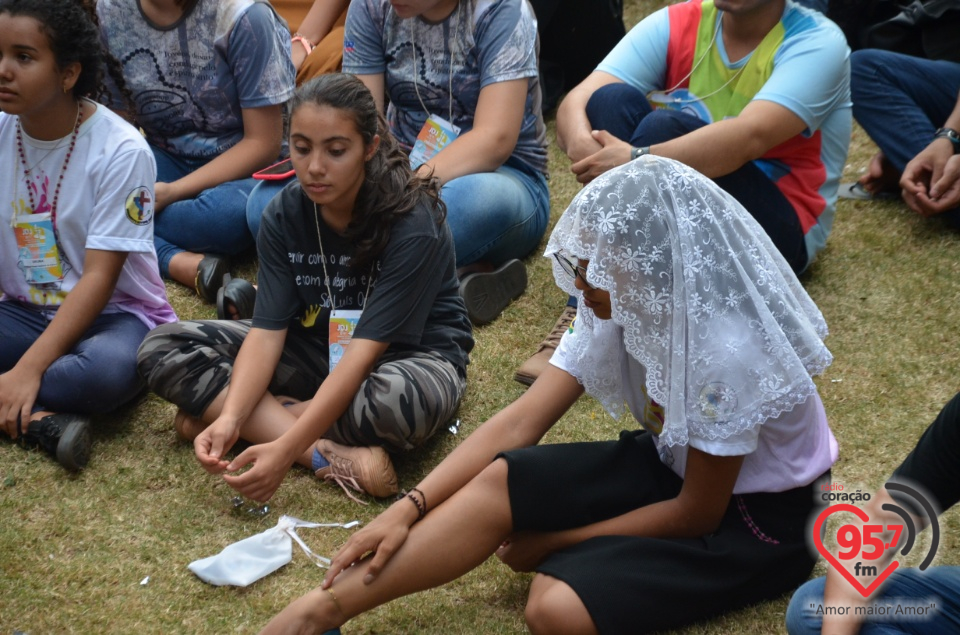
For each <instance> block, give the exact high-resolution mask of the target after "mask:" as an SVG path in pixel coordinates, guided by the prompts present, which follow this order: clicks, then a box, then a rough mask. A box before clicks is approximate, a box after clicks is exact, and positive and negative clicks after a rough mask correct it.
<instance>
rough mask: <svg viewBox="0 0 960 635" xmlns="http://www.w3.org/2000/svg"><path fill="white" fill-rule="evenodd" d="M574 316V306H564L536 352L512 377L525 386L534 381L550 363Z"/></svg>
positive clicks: (575, 314) (575, 312)
mask: <svg viewBox="0 0 960 635" xmlns="http://www.w3.org/2000/svg"><path fill="white" fill-rule="evenodd" d="M576 317H577V309H576V307H572V306H566V307H564V308H563V313H561V314H560V319H558V320H557V323H556V324H554V325H553V330H551V331H550V333H549V334H547V337H546V338H544V340H543V341H542V342H540V348H539V349H537V352H536V353H534V354H533V355H532V356H531V357H530V359H528V360H527V361H525V362H524V363H523V364H521V365H520V368H519V369H518V370H517V372H516V374H515V375H514V376H513V378H514V379H515V380H517V381H518V382H520V383H521V384H526V385H527V386H529V385H530V384H532V383H533V382H534V381H536V379H537V377H539V376H540V373H542V372H543V369H544V368H546V367H547V364H549V363H550V358H551V357H552V356H553V351H555V350H557V346H558V345H559V344H560V338H561V337H563V334H564V333H566V331H567V329H568V328H570V325H571V324H573V320H574V319H576Z"/></svg>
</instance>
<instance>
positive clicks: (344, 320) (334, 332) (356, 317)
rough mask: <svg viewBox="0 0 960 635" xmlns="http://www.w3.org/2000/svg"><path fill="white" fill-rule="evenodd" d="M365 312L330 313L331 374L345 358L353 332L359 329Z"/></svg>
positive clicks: (334, 311)
mask: <svg viewBox="0 0 960 635" xmlns="http://www.w3.org/2000/svg"><path fill="white" fill-rule="evenodd" d="M361 313H363V311H357V310H351V311H344V310H337V309H335V310H333V311H331V312H330V372H331V373H332V372H333V369H334V368H335V367H336V366H337V364H338V363H339V362H340V360H341V359H342V358H343V353H344V351H346V349H347V344H349V343H350V339H351V338H352V337H353V332H354V331H355V330H356V329H357V323H358V322H359V321H360V314H361Z"/></svg>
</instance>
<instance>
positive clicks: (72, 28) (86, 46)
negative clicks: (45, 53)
mask: <svg viewBox="0 0 960 635" xmlns="http://www.w3.org/2000/svg"><path fill="white" fill-rule="evenodd" d="M3 13H7V14H9V15H11V16H25V17H29V18H33V19H34V20H36V21H37V22H39V23H40V28H41V29H42V30H43V33H44V35H46V36H47V41H49V43H50V50H51V51H53V56H54V59H55V60H56V62H57V66H58V67H59V68H61V69H62V68H66V67H67V66H68V65H70V64H73V63H74V62H77V63H79V64H80V76H79V77H78V78H77V82H76V84H74V85H73V91H72V92H73V95H74V96H75V97H77V98H78V99H79V98H80V97H89V98H91V99H94V100H96V101H103V99H104V98H105V97H106V94H107V91H106V89H105V87H104V85H103V68H104V66H106V68H107V72H109V73H110V77H111V78H112V79H113V81H114V82H115V83H116V85H117V88H118V89H119V90H120V92H121V93H122V94H123V96H124V98H125V99H126V100H127V102H128V104H127V105H128V106H131V105H132V102H133V100H132V98H131V95H130V91H129V90H128V89H127V84H126V82H125V81H124V80H123V73H122V72H121V68H120V64H119V62H117V60H116V59H115V58H114V57H113V56H112V55H110V53H108V52H107V51H106V50H105V49H104V47H103V43H102V41H101V39H100V30H99V24H100V23H99V20H98V19H97V11H96V8H95V6H94V4H93V1H92V0H0V14H3ZM131 114H133V110H132V108H131Z"/></svg>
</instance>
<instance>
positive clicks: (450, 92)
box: [410, 2, 461, 124]
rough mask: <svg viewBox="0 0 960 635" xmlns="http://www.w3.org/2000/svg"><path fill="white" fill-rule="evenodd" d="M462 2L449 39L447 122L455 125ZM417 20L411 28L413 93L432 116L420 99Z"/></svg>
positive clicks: (428, 114) (424, 110)
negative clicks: (456, 52) (456, 51)
mask: <svg viewBox="0 0 960 635" xmlns="http://www.w3.org/2000/svg"><path fill="white" fill-rule="evenodd" d="M460 4H461V3H460V2H458V3H457V8H456V9H455V11H456V12H457V19H456V21H455V22H454V23H453V37H451V38H449V42H450V62H449V64H448V66H447V97H448V98H449V107H448V114H447V122H448V123H451V124H452V123H453V57H454V56H453V53H454V50H453V47H454V45H455V44H456V43H457V35H458V34H459V32H460ZM416 20H417V18H414V22H413V25H412V26H411V27H410V43H411V44H412V45H413V92H415V93H416V94H417V101H419V102H420V107H421V108H423V112H425V113H427V116H428V117H429V116H430V111H429V110H427V106H426V104H424V103H423V98H422V97H420V83H419V82H418V81H417V22H416Z"/></svg>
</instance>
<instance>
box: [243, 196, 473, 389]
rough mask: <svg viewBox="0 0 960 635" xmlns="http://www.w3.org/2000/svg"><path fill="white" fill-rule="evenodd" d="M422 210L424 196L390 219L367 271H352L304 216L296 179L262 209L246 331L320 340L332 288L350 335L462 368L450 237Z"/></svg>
mask: <svg viewBox="0 0 960 635" xmlns="http://www.w3.org/2000/svg"><path fill="white" fill-rule="evenodd" d="M429 205H430V203H429V201H428V200H426V199H424V200H423V201H421V203H420V204H419V205H417V206H416V207H415V208H414V209H412V210H410V212H409V213H407V214H405V215H404V216H403V217H402V218H401V219H400V220H398V221H397V223H396V224H395V225H394V226H393V230H392V231H391V235H390V239H389V241H388V242H387V245H386V247H385V248H384V250H383V252H382V253H381V254H380V256H379V257H378V258H377V259H376V260H375V261H374V263H373V265H372V266H371V265H367V266H364V267H361V268H359V269H357V268H354V267H352V266H351V265H350V256H351V255H352V253H353V247H352V245H351V244H350V243H349V241H348V240H347V239H346V238H344V237H343V236H341V235H340V234H337V233H336V232H335V231H333V230H332V229H330V227H328V226H327V225H326V223H324V221H323V218H319V217H318V216H317V215H316V214H315V213H314V205H313V202H312V201H310V199H309V198H307V196H306V195H305V194H304V193H303V190H302V189H301V188H300V184H299V183H297V182H296V181H294V182H292V183H290V184H289V185H288V186H287V187H285V188H284V189H283V191H282V192H281V193H280V194H279V195H277V196H276V197H275V198H274V199H273V200H272V201H271V202H270V204H269V205H267V207H266V209H265V210H264V213H263V220H262V222H261V225H260V233H259V236H258V237H257V252H258V255H259V259H260V270H259V273H258V274H257V283H258V291H257V302H256V308H255V310H254V316H253V326H254V327H256V328H263V329H268V330H278V329H283V328H293V329H305V330H309V331H310V332H311V335H314V334H315V337H317V338H320V339H322V340H323V341H327V340H328V328H329V326H328V325H329V317H330V307H331V302H330V292H332V294H333V303H332V304H333V305H334V308H336V309H344V310H360V309H362V310H363V313H362V315H361V318H360V322H359V323H358V325H357V328H356V331H355V332H354V334H353V336H354V337H356V338H360V339H369V340H374V341H378V342H388V343H390V349H391V350H394V351H397V350H400V351H403V350H409V351H420V352H427V351H432V352H435V353H438V354H440V355H442V356H443V357H444V358H445V359H447V360H449V361H450V362H451V363H453V364H454V365H455V366H456V367H457V368H459V369H461V371H464V370H465V369H466V365H467V363H468V358H467V355H468V353H469V352H470V350H471V349H472V348H473V336H472V331H471V326H470V321H469V319H468V318H467V313H466V308H465V307H464V304H463V300H462V298H461V297H460V294H459V291H458V289H459V282H458V279H457V273H456V260H455V257H454V248H453V238H452V236H451V234H450V229H449V227H448V226H447V225H446V223H442V224H440V225H438V224H437V221H436V218H435V216H434V214H433V213H432V211H431V209H430V207H429ZM318 227H319V230H318ZM318 231H319V239H318V235H317V234H318ZM321 242H322V247H323V249H322V251H323V257H322V259H321V248H320V246H321ZM321 260H322V261H321ZM324 264H325V265H326V273H327V275H329V290H330V291H329V292H328V285H327V283H326V281H327V278H326V276H325V274H324ZM371 275H372V277H373V279H372V281H371V279H370V278H371ZM368 285H369V287H368ZM368 288H369V297H367V290H368Z"/></svg>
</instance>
